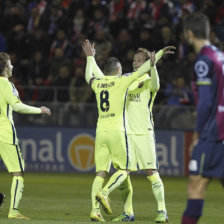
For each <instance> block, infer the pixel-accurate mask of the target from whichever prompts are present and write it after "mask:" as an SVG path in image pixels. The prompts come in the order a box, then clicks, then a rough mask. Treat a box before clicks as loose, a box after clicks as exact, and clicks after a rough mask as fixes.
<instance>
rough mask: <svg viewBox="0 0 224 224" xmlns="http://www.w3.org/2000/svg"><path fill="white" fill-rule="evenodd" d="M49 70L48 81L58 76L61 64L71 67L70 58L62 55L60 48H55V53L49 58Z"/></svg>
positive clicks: (52, 80)
mask: <svg viewBox="0 0 224 224" xmlns="http://www.w3.org/2000/svg"><path fill="white" fill-rule="evenodd" d="M49 66H50V72H49V76H48V82H50V83H51V82H54V81H55V80H56V79H58V77H59V68H60V67H62V66H67V67H69V68H71V60H70V59H69V58H66V57H64V52H63V51H62V49H61V48H56V49H55V55H54V57H53V58H52V59H51V60H50V65H49Z"/></svg>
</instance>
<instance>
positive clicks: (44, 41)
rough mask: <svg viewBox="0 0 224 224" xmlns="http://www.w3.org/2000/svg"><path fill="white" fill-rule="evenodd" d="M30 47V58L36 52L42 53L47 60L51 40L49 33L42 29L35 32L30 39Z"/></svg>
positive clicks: (39, 28)
mask: <svg viewBox="0 0 224 224" xmlns="http://www.w3.org/2000/svg"><path fill="white" fill-rule="evenodd" d="M28 41H29V46H30V52H29V53H30V57H32V56H33V54H34V52H36V51H41V52H42V53H43V57H44V58H45V60H46V59H47V58H48V56H49V49H50V39H49V36H48V35H47V33H46V32H45V31H44V29H42V28H41V27H38V28H37V29H35V30H34V33H32V34H30V35H29V37H28Z"/></svg>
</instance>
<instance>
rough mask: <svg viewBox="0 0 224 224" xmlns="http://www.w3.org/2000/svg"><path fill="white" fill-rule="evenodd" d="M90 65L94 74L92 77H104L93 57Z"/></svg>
mask: <svg viewBox="0 0 224 224" xmlns="http://www.w3.org/2000/svg"><path fill="white" fill-rule="evenodd" d="M92 66H93V75H94V77H96V78H97V79H102V78H104V74H103V72H102V71H101V69H100V68H99V66H98V65H97V63H96V60H95V58H93V63H92Z"/></svg>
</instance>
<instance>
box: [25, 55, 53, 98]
mask: <svg viewBox="0 0 224 224" xmlns="http://www.w3.org/2000/svg"><path fill="white" fill-rule="evenodd" d="M48 69H49V66H48V64H47V62H46V61H45V60H44V58H43V54H42V52H41V51H36V52H35V53H34V56H33V59H32V60H31V61H30V63H29V73H28V84H29V86H33V88H32V89H31V90H30V91H29V94H27V97H29V100H33V101H48V100H52V94H51V97H50V95H49V94H48V91H47V86H46V85H45V84H46V80H47V75H48Z"/></svg>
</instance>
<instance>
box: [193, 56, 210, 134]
mask: <svg viewBox="0 0 224 224" xmlns="http://www.w3.org/2000/svg"><path fill="white" fill-rule="evenodd" d="M212 70H213V66H212V62H211V60H210V59H209V58H208V57H206V56H205V55H201V56H199V58H198V59H197V61H196V63H195V65H194V74H195V77H194V79H195V80H194V81H195V83H196V85H197V90H198V91H197V92H198V102H197V121H196V127H195V131H197V132H199V133H200V132H201V131H202V129H203V128H204V126H205V123H206V121H207V119H208V117H209V114H210V113H211V106H212V99H211V89H210V88H211V87H210V85H211V84H212Z"/></svg>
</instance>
